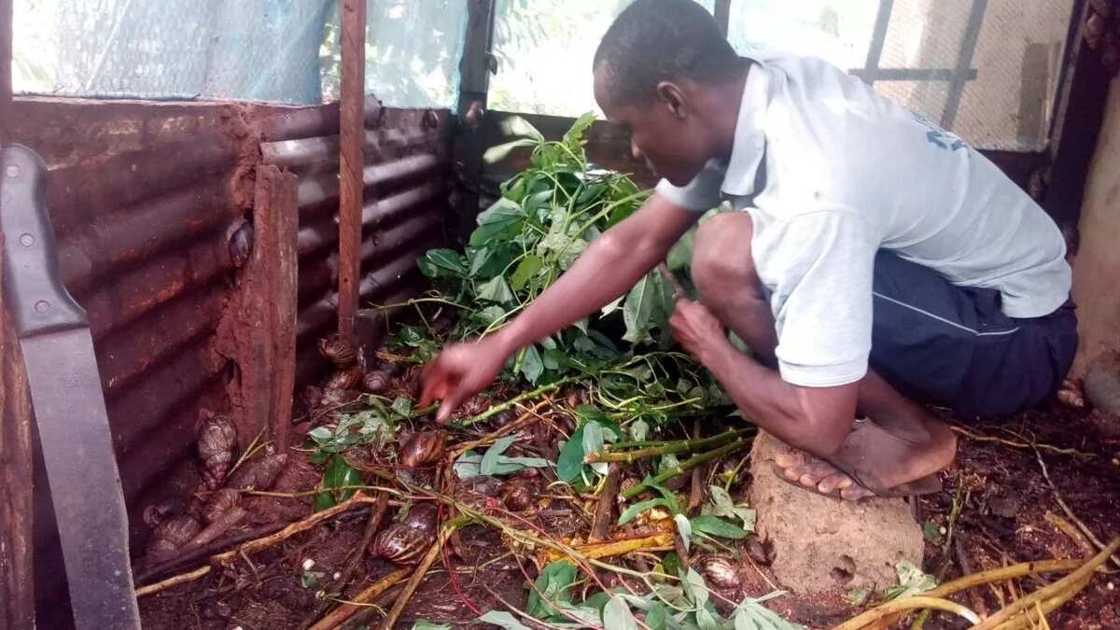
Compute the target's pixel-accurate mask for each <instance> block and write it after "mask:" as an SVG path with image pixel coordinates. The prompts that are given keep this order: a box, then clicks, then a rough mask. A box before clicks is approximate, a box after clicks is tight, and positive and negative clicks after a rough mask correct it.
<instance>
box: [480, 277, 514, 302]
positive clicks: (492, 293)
mask: <svg viewBox="0 0 1120 630" xmlns="http://www.w3.org/2000/svg"><path fill="white" fill-rule="evenodd" d="M478 299H480V300H486V301H487V302H496V303H498V304H506V303H509V302H512V301H513V292H512V291H510V290H509V285H508V284H506V279H505V278H504V277H502V276H494V277H493V278H492V279H491V280H488V281H486V282H484V283H482V284H481V285H479V287H478Z"/></svg>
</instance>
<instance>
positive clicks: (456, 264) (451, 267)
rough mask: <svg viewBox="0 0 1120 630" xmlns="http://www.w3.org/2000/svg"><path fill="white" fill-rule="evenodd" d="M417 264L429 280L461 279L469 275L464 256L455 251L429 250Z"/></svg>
mask: <svg viewBox="0 0 1120 630" xmlns="http://www.w3.org/2000/svg"><path fill="white" fill-rule="evenodd" d="M417 264H418V265H419V267H420V273H423V274H424V275H425V276H427V277H429V278H461V277H463V276H465V275H467V265H466V263H465V262H463V256H462V255H460V254H459V252H457V251H455V250H453V249H432V250H428V252H426V253H425V254H424V256H422V257H421V258H420V259H419V260H417Z"/></svg>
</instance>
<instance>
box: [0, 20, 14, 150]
mask: <svg viewBox="0 0 1120 630" xmlns="http://www.w3.org/2000/svg"><path fill="white" fill-rule="evenodd" d="M11 107H12V0H0V145H3V144H7V143H8V141H9V140H8V129H7V126H8V122H7V121H10V120H11Z"/></svg>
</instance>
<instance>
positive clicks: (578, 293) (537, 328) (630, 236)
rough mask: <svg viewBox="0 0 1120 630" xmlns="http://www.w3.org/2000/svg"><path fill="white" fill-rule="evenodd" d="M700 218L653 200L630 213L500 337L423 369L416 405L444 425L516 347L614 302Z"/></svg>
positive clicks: (459, 347)
mask: <svg viewBox="0 0 1120 630" xmlns="http://www.w3.org/2000/svg"><path fill="white" fill-rule="evenodd" d="M698 218H699V215H698V214H697V213H695V212H691V211H688V210H686V209H684V208H682V207H680V206H677V205H675V204H673V203H672V202H670V201H669V200H667V199H666V198H665V197H663V196H661V195H658V194H656V193H655V194H654V195H653V196H652V197H650V198H649V200H648V201H646V203H645V204H643V205H642V207H641V208H640V209H638V211H637V212H635V213H634V214H633V215H631V216H630V217H629V218H627V219H625V220H624V221H621V222H620V223H618V225H616V226H614V227H612V228H611V229H609V230H607V231H606V232H604V233H603V235H602V236H600V237H599V238H598V239H596V240H595V241H594V242H593V243H591V245H590V246H589V247H588V248H587V250H586V251H585V252H584V253H583V254H582V255H581V256H580V257H579V259H578V260H576V262H575V264H573V265H572V267H571V269H569V270H568V271H567V272H566V273H564V275H562V276H560V278H559V279H558V280H557V281H556V282H555V283H554V284H553V285H552V286H551V287H549V288H548V289H546V290H545V291H544V292H543V293H541V295H540V296H539V297H538V298H537V299H536V300H534V301H533V303H532V304H530V305H529V306H528V307H527V308H526V309H525V311H524V312H523V313H521V315H519V316H518V317H517V318H516V319H514V320H513V321H512V322H510V324H509V325H508V326H506V327H505V328H503V329H502V330H500V331H499V332H497V333H495V334H493V335H491V336H489V337H486V338H485V339H482V340H480V341H477V342H474V343H468V344H456V345H454V346H451V347H449V348H447V349H446V350H444V351H443V352H441V353H440V355H439V356H438V357H436V359H435V361H434V362H432V364H431V365H429V366H428V368H427V369H426V370H425V373H424V391H423V395H422V396H421V404H422V405H427V404H429V403H431V402H433V401H435V400H441V401H443V404H442V405H440V409H439V413H438V414H437V419H439V420H441V421H443V420H446V419H447V417H448V416H449V415H450V414H451V412H452V411H453V410H454V409H455V408H456V407H457V406H458V405H459V404H460V403H461V402H463V401H464V400H466V399H467V398H469V397H470V396H473V395H474V394H476V393H478V392H479V391H482V389H484V388H485V387H486V386H487V385H489V384H490V383H491V382H492V381H493V380H494V378H495V377H497V375H498V373H499V372H500V371H501V369H502V366H503V365H504V364H505V362H506V359H508V358H509V356H510V355H512V354H513V353H514V352H517V351H518V350H520V349H521V348H523V347H525V346H527V345H529V344H530V343H533V342H534V341H537V340H538V339H542V338H544V337H547V336H548V335H551V334H553V333H555V332H557V331H559V330H562V329H564V328H566V327H567V326H570V325H572V324H573V323H575V322H577V321H579V320H580V319H582V318H584V317H587V316H588V315H590V314H592V313H594V312H595V311H597V310H599V309H601V308H602V307H603V306H605V305H606V304H608V303H610V302H611V300H614V299H615V298H617V297H619V296H620V295H622V294H623V293H625V292H626V291H627V290H629V289H630V288H631V287H633V286H634V285H635V284H636V283H637V282H638V280H640V279H641V278H642V276H644V275H645V274H647V273H649V271H650V270H651V269H653V268H654V267H655V266H656V265H657V264H658V263H659V262H661V261H662V260H663V259H664V258H665V256H666V254H668V252H669V249H670V248H672V247H673V244H674V243H676V242H677V240H678V239H680V237H681V235H683V234H684V233H685V232H686V231H687V230H688V228H689V227H691V226H692V225H693V224H694V223H695V222H696V221H697V219H698Z"/></svg>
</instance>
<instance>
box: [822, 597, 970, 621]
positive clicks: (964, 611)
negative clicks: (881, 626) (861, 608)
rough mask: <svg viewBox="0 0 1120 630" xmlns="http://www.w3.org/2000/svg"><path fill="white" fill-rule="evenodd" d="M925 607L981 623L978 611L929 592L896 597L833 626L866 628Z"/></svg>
mask: <svg viewBox="0 0 1120 630" xmlns="http://www.w3.org/2000/svg"><path fill="white" fill-rule="evenodd" d="M923 608H933V609H936V610H945V611H948V612H951V613H953V614H956V615H959V616H961V617H964V618H965V619H967V620H969V621H970V622H972V623H980V618H979V617H977V616H976V613H974V612H972V611H971V610H969V609H968V608H965V607H964V606H961V605H960V604H958V603H956V602H951V601H949V600H947V599H941V598H938V597H930V596H929V595H928V594H927V595H917V596H914V597H903V598H902V599H896V600H893V601H890V602H887V603H885V604H883V605H882V606H876V607H875V608H872V609H871V610H869V611H867V612H865V613H863V614H862V615H859V616H857V617H853V618H852V619H849V620H848V621H845V622H844V623H842V624H840V625H838V626H836V627H835V628H833V630H859V629H860V628H865V627H867V626H868V625H870V624H872V623H874V622H876V621H879V620H880V619H882V618H884V617H887V616H890V615H895V614H897V613H901V612H906V611H908V610H915V609H923Z"/></svg>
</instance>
